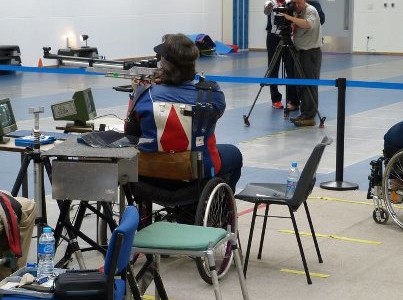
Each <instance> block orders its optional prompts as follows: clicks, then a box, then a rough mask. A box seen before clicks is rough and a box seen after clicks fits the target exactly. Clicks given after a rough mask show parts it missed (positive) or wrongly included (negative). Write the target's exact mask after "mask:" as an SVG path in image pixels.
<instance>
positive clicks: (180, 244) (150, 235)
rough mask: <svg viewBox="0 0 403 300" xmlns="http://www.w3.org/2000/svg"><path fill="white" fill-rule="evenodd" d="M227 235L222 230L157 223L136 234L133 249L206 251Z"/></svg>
mask: <svg viewBox="0 0 403 300" xmlns="http://www.w3.org/2000/svg"><path fill="white" fill-rule="evenodd" d="M178 233H180V234H178ZM226 235H227V231H225V230H224V229H222V228H214V227H201V226H195V225H185V224H177V223H169V222H156V223H153V224H151V225H150V226H147V227H145V228H143V229H141V230H140V231H139V232H138V233H137V234H136V236H135V237H134V241H133V247H136V248H149V249H162V250H163V249H165V250H191V251H205V250H207V249H208V248H209V245H211V246H215V245H216V244H217V243H218V242H219V241H220V240H222V239H223V238H224V237H225V236H226Z"/></svg>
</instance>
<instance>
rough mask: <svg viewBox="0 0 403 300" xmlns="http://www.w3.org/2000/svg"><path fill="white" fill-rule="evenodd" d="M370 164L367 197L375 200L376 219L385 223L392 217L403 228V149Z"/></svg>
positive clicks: (374, 216) (373, 215)
mask: <svg viewBox="0 0 403 300" xmlns="http://www.w3.org/2000/svg"><path fill="white" fill-rule="evenodd" d="M370 165H371V173H370V175H369V176H368V180H369V187H368V193H367V199H372V200H373V202H374V212H373V214H372V217H373V219H374V221H375V222H376V223H378V224H385V223H386V222H387V221H388V220H389V217H391V218H392V220H393V221H394V222H395V223H396V224H397V225H398V226H399V227H400V228H402V229H403V151H400V152H397V153H396V154H394V155H393V156H392V158H390V159H385V158H384V157H380V158H378V159H377V160H373V161H371V162H370ZM383 170H385V171H383Z"/></svg>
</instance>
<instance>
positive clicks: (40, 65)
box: [38, 58, 43, 68]
mask: <svg viewBox="0 0 403 300" xmlns="http://www.w3.org/2000/svg"><path fill="white" fill-rule="evenodd" d="M42 67H43V63H42V58H40V59H39V60H38V68H42Z"/></svg>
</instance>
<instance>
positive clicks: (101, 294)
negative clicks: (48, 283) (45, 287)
mask: <svg viewBox="0 0 403 300" xmlns="http://www.w3.org/2000/svg"><path fill="white" fill-rule="evenodd" d="M55 297H56V298H57V299H61V300H67V299H75V300H91V299H94V300H104V299H105V300H106V299H107V275H105V274H103V273H100V272H66V273H62V274H60V275H59V276H57V277H56V279H55Z"/></svg>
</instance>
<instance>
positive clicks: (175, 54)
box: [125, 33, 242, 192]
mask: <svg viewBox="0 0 403 300" xmlns="http://www.w3.org/2000/svg"><path fill="white" fill-rule="evenodd" d="M162 41H163V43H162V44H159V45H157V46H155V47H154V51H155V52H156V53H157V57H159V58H160V63H161V68H160V70H159V71H158V72H157V74H156V75H155V82H156V83H158V84H152V85H148V86H146V87H144V86H140V87H138V88H137V89H136V92H135V95H134V105H133V107H129V111H128V118H127V121H126V125H125V133H127V134H130V135H134V136H137V137H139V138H140V139H141V140H147V141H148V142H147V143H140V144H139V146H138V147H139V150H140V151H144V152H181V151H186V150H188V146H189V143H190V145H191V150H194V151H201V152H202V153H203V165H204V174H205V176H206V177H214V176H216V175H218V176H220V175H228V176H229V182H228V184H229V185H230V186H231V188H232V190H233V191H234V192H235V186H236V183H237V182H238V180H239V178H240V176H241V168H242V154H241V152H240V151H239V149H238V148H237V147H235V146H234V145H230V144H217V143H216V138H215V134H214V130H215V125H216V122H217V120H218V119H219V118H220V117H221V116H222V115H223V113H224V110H225V106H226V104H225V97H224V93H223V92H222V91H221V89H220V87H219V86H218V84H217V83H216V82H209V81H205V82H204V84H208V85H209V92H206V93H209V94H208V97H207V101H208V104H209V105H211V106H212V111H211V112H210V113H209V115H205V116H204V118H203V119H202V120H201V121H200V124H199V125H202V126H201V127H202V128H201V129H200V130H198V131H197V132H193V133H192V134H191V139H192V140H191V141H189V140H188V139H187V136H185V135H184V131H183V130H184V128H183V127H182V125H181V124H180V123H179V122H178V118H177V117H176V118H174V117H173V118H169V119H167V120H161V118H160V117H159V115H160V114H161V115H162V113H160V111H161V109H163V107H164V103H181V104H189V105H196V104H198V103H200V102H201V100H204V97H203V99H200V90H199V89H198V88H197V86H196V83H195V82H194V81H193V80H194V78H195V75H196V71H195V65H196V59H197V58H198V57H199V50H198V49H197V47H196V46H195V44H194V43H193V42H192V41H191V40H190V39H189V38H188V37H187V36H186V35H184V34H181V33H178V34H167V35H165V36H164V37H163V39H162ZM161 124H163V126H161ZM193 129H194V128H193ZM161 131H162V132H161Z"/></svg>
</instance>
